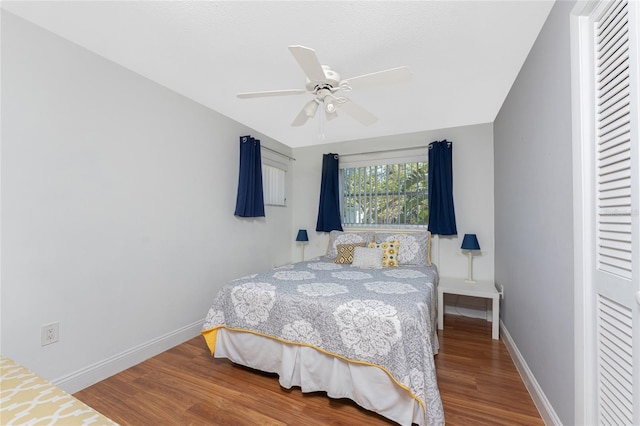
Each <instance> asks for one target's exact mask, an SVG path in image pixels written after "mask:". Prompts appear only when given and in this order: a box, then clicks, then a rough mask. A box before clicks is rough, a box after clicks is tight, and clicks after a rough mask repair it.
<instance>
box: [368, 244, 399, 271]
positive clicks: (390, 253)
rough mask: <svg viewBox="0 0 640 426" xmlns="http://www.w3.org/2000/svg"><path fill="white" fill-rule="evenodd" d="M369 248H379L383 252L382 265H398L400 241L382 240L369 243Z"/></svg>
mask: <svg viewBox="0 0 640 426" xmlns="http://www.w3.org/2000/svg"><path fill="white" fill-rule="evenodd" d="M369 247H370V248H380V249H382V251H383V252H384V255H383V256H382V266H391V267H394V266H398V252H399V251H400V241H398V240H395V241H384V242H382V243H369Z"/></svg>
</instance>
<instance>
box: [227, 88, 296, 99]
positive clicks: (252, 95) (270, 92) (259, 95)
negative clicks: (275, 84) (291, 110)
mask: <svg viewBox="0 0 640 426" xmlns="http://www.w3.org/2000/svg"><path fill="white" fill-rule="evenodd" d="M303 93H307V91H306V90H305V89H287V90H268V91H266V92H248V93H238V95H237V96H238V97H239V98H240V99H247V98H266V97H267V96H288V95H301V94H303Z"/></svg>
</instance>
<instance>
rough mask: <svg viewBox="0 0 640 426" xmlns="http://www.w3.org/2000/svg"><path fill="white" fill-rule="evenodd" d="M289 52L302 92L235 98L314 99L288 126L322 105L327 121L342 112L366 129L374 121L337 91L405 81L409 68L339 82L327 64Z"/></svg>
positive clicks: (298, 49)
mask: <svg viewBox="0 0 640 426" xmlns="http://www.w3.org/2000/svg"><path fill="white" fill-rule="evenodd" d="M289 51H290V52H291V53H292V54H293V56H294V58H295V59H296V61H298V64H299V65H300V68H302V71H303V72H304V74H305V75H306V80H307V83H306V89H287V90H270V91H264V92H248V93H238V97H239V98H242V99H246V98H262V97H267V96H288V95H300V94H303V93H311V94H313V95H314V98H313V99H312V100H311V101H309V102H307V103H306V104H305V106H304V107H303V108H302V110H301V111H300V113H299V114H298V116H297V117H296V118H295V119H294V120H293V122H292V123H291V125H292V126H294V127H296V126H302V125H303V124H305V123H306V122H307V120H309V119H310V118H313V117H314V116H315V115H316V111H317V110H318V107H319V106H320V105H322V106H323V109H324V112H325V115H326V118H327V120H332V119H334V118H336V117H337V116H338V111H344V112H346V113H347V114H349V115H350V116H351V117H353V118H354V119H356V120H357V121H359V122H360V123H362V124H364V125H365V126H369V125H371V124H373V123H375V122H376V121H377V120H378V119H377V118H376V116H374V115H373V114H371V113H370V112H369V111H367V110H366V109H364V108H362V107H361V106H360V105H358V104H356V103H355V102H353V101H351V100H350V99H349V98H346V97H344V96H339V95H337V92H338V91H340V90H342V91H349V90H352V89H364V88H370V87H376V86H380V85H384V84H390V83H398V82H402V81H406V80H409V79H410V78H411V75H412V72H411V70H410V69H409V67H398V68H391V69H388V70H384V71H378V72H374V73H371V74H364V75H360V76H357V77H351V78H348V79H344V80H343V79H341V77H340V75H339V74H338V73H337V72H336V71H334V70H332V69H331V67H329V66H328V65H321V64H320V61H319V60H318V57H317V56H316V52H315V51H314V50H313V49H311V48H309V47H304V46H298V45H294V46H289Z"/></svg>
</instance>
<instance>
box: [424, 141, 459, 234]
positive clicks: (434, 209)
mask: <svg viewBox="0 0 640 426" xmlns="http://www.w3.org/2000/svg"><path fill="white" fill-rule="evenodd" d="M429 231H431V233H432V234H439V235H457V234H458V230H457V229H456V212H455V209H454V208H453V144H452V143H451V142H449V141H447V140H443V141H436V142H432V143H430V144H429Z"/></svg>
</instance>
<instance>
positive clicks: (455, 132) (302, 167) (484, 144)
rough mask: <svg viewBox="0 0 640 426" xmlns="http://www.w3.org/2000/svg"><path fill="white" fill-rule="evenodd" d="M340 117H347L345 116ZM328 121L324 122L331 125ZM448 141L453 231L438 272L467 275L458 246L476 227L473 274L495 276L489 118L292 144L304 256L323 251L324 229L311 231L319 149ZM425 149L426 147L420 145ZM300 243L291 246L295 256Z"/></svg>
mask: <svg viewBox="0 0 640 426" xmlns="http://www.w3.org/2000/svg"><path fill="white" fill-rule="evenodd" d="M345 119H349V118H348V117H346V118H345ZM330 125H331V124H330V123H329V124H327V126H330ZM443 139H447V140H449V141H452V142H453V188H454V194H453V198H454V206H455V210H456V223H457V228H458V234H459V235H458V236H457V237H442V238H440V239H439V242H438V244H437V245H438V252H437V253H434V255H435V256H434V259H433V260H434V261H436V262H437V265H438V268H439V269H440V274H441V275H442V276H451V277H466V276H467V257H466V255H465V254H464V253H463V252H462V251H461V250H460V245H461V244H462V237H463V235H464V234H465V233H475V234H477V235H478V241H479V243H480V247H481V248H482V253H481V255H480V256H476V257H475V259H474V277H476V278H478V279H493V277H494V237H493V234H494V229H493V226H494V219H493V216H494V205H493V128H492V125H491V124H479V125H472V126H464V127H454V128H448V129H440V130H433V131H427V132H420V133H411V134H403V135H393V136H388V137H382V138H375V139H362V140H356V141H347V142H341V143H335V144H325V145H316V146H311V147H304V148H297V149H294V157H296V161H295V162H293V166H292V167H293V169H294V173H295V174H294V176H295V179H294V182H293V199H294V202H293V228H292V230H297V229H299V228H306V229H307V230H308V231H309V240H310V241H309V245H308V246H307V247H306V248H305V257H309V256H318V255H322V254H324V253H325V250H326V248H327V244H328V234H327V233H324V232H316V231H315V229H316V222H317V218H318V201H319V198H320V180H321V173H322V154H326V153H329V152H333V153H338V154H342V155H344V154H354V153H362V152H370V151H379V150H386V149H395V148H407V147H415V146H425V147H426V146H427V145H428V144H429V143H430V142H433V141H435V140H443ZM425 149H426V148H425ZM300 255H301V253H300V248H299V247H296V246H294V252H293V256H294V259H297V260H299V258H300Z"/></svg>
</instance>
